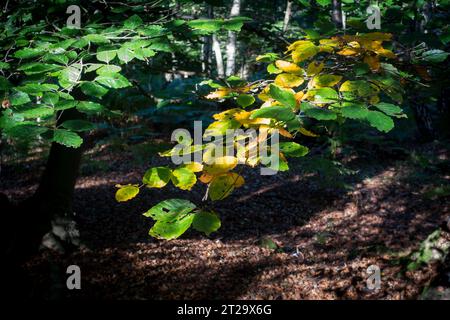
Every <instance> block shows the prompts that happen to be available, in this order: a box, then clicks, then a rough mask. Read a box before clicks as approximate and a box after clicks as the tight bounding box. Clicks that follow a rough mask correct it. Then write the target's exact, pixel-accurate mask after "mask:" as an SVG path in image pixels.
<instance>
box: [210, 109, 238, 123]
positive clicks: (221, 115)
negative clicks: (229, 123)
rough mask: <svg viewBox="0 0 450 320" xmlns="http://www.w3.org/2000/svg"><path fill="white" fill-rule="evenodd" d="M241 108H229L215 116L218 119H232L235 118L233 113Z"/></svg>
mask: <svg viewBox="0 0 450 320" xmlns="http://www.w3.org/2000/svg"><path fill="white" fill-rule="evenodd" d="M240 111H241V109H239V108H234V109H229V110H225V111H223V112H221V113H216V114H215V115H213V118H214V119H216V120H225V119H231V118H233V115H234V114H236V113H238V112H240Z"/></svg>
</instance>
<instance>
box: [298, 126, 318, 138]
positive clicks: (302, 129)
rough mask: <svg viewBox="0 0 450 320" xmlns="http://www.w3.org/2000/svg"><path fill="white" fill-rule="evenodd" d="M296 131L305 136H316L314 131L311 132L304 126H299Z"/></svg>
mask: <svg viewBox="0 0 450 320" xmlns="http://www.w3.org/2000/svg"><path fill="white" fill-rule="evenodd" d="M298 132H300V133H301V134H302V135H304V136H307V137H318V136H319V135H318V134H315V133H314V132H311V131H309V130H307V129H305V128H300V129H298Z"/></svg>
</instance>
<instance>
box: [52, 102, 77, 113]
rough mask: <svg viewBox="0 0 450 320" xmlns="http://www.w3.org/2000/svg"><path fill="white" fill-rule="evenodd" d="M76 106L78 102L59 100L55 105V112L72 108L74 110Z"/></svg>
mask: <svg viewBox="0 0 450 320" xmlns="http://www.w3.org/2000/svg"><path fill="white" fill-rule="evenodd" d="M77 105H78V101H74V100H60V101H59V102H58V103H57V104H56V105H55V110H57V111H60V110H67V109H72V108H75V107H76V106H77Z"/></svg>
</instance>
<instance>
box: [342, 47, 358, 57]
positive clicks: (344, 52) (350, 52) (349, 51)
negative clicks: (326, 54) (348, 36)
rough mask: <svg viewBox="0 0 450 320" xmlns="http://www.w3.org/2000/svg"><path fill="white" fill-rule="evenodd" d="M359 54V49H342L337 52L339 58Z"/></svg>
mask: <svg viewBox="0 0 450 320" xmlns="http://www.w3.org/2000/svg"><path fill="white" fill-rule="evenodd" d="M359 53H360V50H359V49H353V48H344V49H342V50H341V51H338V52H337V54H339V55H341V56H354V55H357V54H359Z"/></svg>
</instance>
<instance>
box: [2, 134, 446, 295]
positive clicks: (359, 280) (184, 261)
mask: <svg viewBox="0 0 450 320" xmlns="http://www.w3.org/2000/svg"><path fill="white" fill-rule="evenodd" d="M136 150H137V149H135V148H126V149H124V150H122V151H120V152H117V150H112V149H111V148H96V149H93V150H89V151H88V152H87V154H86V156H85V162H84V165H83V167H82V170H81V171H82V172H81V177H80V179H79V181H78V183H77V186H76V196H75V212H76V219H77V223H78V225H79V229H80V230H81V241H82V248H81V249H80V250H78V251H76V252H73V253H71V254H65V255H62V254H56V253H51V252H48V251H42V252H41V253H40V254H39V255H37V256H35V257H34V258H33V259H32V260H31V261H30V262H29V263H27V264H26V265H25V268H26V270H27V273H28V274H29V275H30V278H31V279H32V281H33V287H34V292H33V295H34V296H38V297H44V298H51V297H52V296H53V295H54V294H55V290H56V291H58V290H59V291H58V292H59V293H58V294H63V295H64V296H66V297H69V298H79V299H91V298H100V299H221V298H224V299H417V298H427V297H433V298H445V297H447V298H449V297H450V294H449V292H450V289H449V287H450V286H449V283H448V281H449V279H444V278H442V276H441V275H442V270H443V268H448V260H447V266H446V267H445V264H443V263H441V262H432V263H429V264H423V265H421V266H420V267H419V268H418V269H417V270H414V271H408V269H407V265H408V263H410V262H411V254H412V253H414V252H415V251H416V250H418V249H419V246H420V244H421V242H423V241H424V240H425V239H426V238H427V237H428V236H429V235H430V234H431V233H432V232H433V231H435V230H436V229H438V228H439V226H440V225H441V224H442V221H444V220H445V218H446V217H449V215H450V206H449V204H450V203H449V201H448V200H449V196H448V189H445V188H448V183H449V180H450V173H449V172H448V171H447V170H446V169H442V166H443V165H444V164H445V163H447V164H448V162H449V151H448V149H446V148H444V147H443V146H442V145H440V144H437V143H432V144H428V145H425V146H422V147H420V149H419V150H418V151H417V152H416V151H414V152H413V154H415V156H414V157H412V156H411V155H410V154H408V155H405V154H400V155H398V154H396V153H395V152H392V153H389V152H385V151H380V150H379V151H378V152H376V150H375V152H370V153H368V154H378V155H379V156H378V157H376V158H374V157H373V156H366V157H364V156H361V155H358V157H351V156H347V157H346V159H343V163H344V165H345V166H346V167H347V168H349V169H352V170H356V171H355V172H353V173H352V174H348V175H347V176H345V177H344V178H343V182H344V185H345V188H338V187H337V186H336V185H335V183H331V180H329V181H325V182H324V181H321V180H320V179H319V178H318V177H317V174H314V173H304V172H303V171H302V164H301V162H299V161H297V160H292V161H290V167H291V170H290V171H289V172H283V173H279V174H277V175H274V176H261V175H259V170H248V171H246V172H244V177H245V178H246V184H245V185H244V186H243V187H242V188H240V189H238V190H237V191H235V192H234V193H233V194H232V195H231V196H230V197H228V198H227V199H225V200H224V201H222V202H221V203H220V204H218V206H217V212H218V213H219V214H220V216H221V220H222V227H221V228H220V229H219V230H218V232H216V233H213V234H212V235H211V236H210V237H205V236H203V235H201V234H199V233H197V232H195V231H192V230H189V231H188V232H187V233H186V234H184V235H183V236H182V237H181V238H179V239H177V240H171V241H163V240H156V239H153V238H151V237H150V236H148V234H147V233H148V229H149V228H150V227H151V225H152V221H151V219H149V218H145V217H144V216H142V213H143V212H145V211H146V210H148V209H149V208H150V207H151V206H153V205H155V204H156V203H158V202H159V201H161V200H164V199H169V198H185V199H189V200H191V201H192V202H194V203H197V204H198V203H201V198H202V197H203V195H204V192H205V187H204V185H202V184H201V183H198V185H197V186H195V187H194V189H193V190H192V191H191V192H184V191H181V190H178V189H176V188H174V187H172V186H168V187H166V188H164V189H158V190H156V189H146V190H144V191H143V192H141V194H140V195H139V196H138V197H137V198H136V199H134V200H132V201H129V202H125V203H117V202H116V201H115V200H114V193H115V190H116V188H115V184H118V183H121V184H126V183H138V182H139V181H140V179H141V177H142V175H143V173H144V172H145V170H146V169H147V168H148V167H151V166H155V165H159V164H162V163H166V162H165V159H161V158H159V157H157V156H149V157H148V159H149V161H145V160H144V161H141V162H140V163H139V162H137V161H136V158H137V155H138V156H139V155H140V156H142V152H140V153H139V152H138V153H136ZM138 151H139V150H138ZM141 151H142V150H141ZM410 151H411V150H408V153H409V152H410ZM143 158H144V159H147V156H146V153H145V152H144V156H143ZM427 159H428V160H427ZM144 163H145V164H144ZM42 165H43V163H42V162H40V161H31V162H29V163H24V164H21V165H20V166H17V165H16V166H15V167H11V166H8V165H4V166H3V168H2V178H1V189H2V191H3V192H6V193H7V194H8V195H9V196H10V197H11V198H13V199H15V200H19V199H22V198H24V197H26V196H28V195H30V194H31V193H32V192H33V190H34V189H35V188H36V181H37V177H38V176H39V173H40V172H41V170H42ZM18 167H20V168H22V169H21V170H22V171H20V170H19V169H18ZM444 168H445V165H444ZM18 170H19V171H18ZM30 173H31V174H30ZM336 179H337V178H336ZM332 180H335V179H332ZM336 181H337V180H336ZM336 181H334V182H336ZM443 186H444V192H443V191H442V190H443V189H442V187H443ZM445 186H447V187H445ZM445 190H447V191H445ZM439 241H444V242H445V241H447V242H448V241H450V235H449V234H448V233H446V232H442V234H441V237H440V240H439ZM72 264H76V265H78V266H80V268H81V273H82V289H81V290H72V291H69V290H65V289H62V287H63V286H64V285H65V277H66V275H65V270H66V268H67V266H69V265H72ZM371 265H375V266H378V267H379V268H380V270H381V288H380V289H377V290H370V289H369V288H368V287H367V283H366V280H367V278H368V277H369V274H368V273H367V268H368V267H369V266H371ZM55 270H57V271H56V274H59V277H60V280H61V285H60V287H59V289H58V288H56V289H55V287H54V285H52V284H51V283H53V284H54V282H55V279H54V274H55ZM444 271H445V270H444ZM446 272H450V271H449V270H448V269H447V270H446ZM429 288H433V290H434V291H433V292H432V293H430V292H431V291H430V290H428V289H429ZM435 288H436V289H435Z"/></svg>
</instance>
